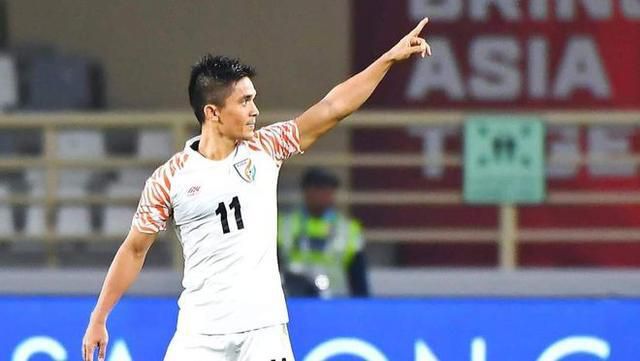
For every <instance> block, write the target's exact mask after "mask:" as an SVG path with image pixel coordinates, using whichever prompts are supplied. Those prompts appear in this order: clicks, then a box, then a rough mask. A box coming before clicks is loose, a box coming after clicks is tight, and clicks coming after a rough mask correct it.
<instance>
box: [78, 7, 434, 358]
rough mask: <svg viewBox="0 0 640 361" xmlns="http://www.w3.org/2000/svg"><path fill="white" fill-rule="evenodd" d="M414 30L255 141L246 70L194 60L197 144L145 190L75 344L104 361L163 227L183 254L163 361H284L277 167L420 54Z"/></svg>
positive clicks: (233, 63) (287, 350) (221, 60)
mask: <svg viewBox="0 0 640 361" xmlns="http://www.w3.org/2000/svg"><path fill="white" fill-rule="evenodd" d="M427 21H428V20H427V19H426V18H425V19H423V20H422V21H420V23H419V24H418V25H417V26H416V27H415V28H414V29H413V30H412V31H411V32H409V33H408V34H407V35H406V36H404V37H403V38H402V39H401V40H400V41H399V42H398V43H397V44H396V45H395V46H393V47H392V48H391V49H389V50H388V51H387V52H386V53H384V54H383V55H382V56H381V57H380V58H378V59H377V60H376V61H374V62H373V63H372V64H371V65H369V67H367V68H366V69H365V70H363V71H362V72H360V73H358V74H356V75H354V76H353V77H351V78H349V79H348V80H346V81H345V82H343V83H341V84H339V85H337V86H336V87H335V88H333V89H332V90H331V91H330V92H329V93H328V94H327V95H326V96H325V97H324V98H323V99H322V100H320V101H319V102H318V103H317V104H315V105H313V106H312V107H311V108H309V109H308V110H306V111H305V112H304V113H302V115H300V116H298V117H297V118H295V119H293V120H290V121H285V122H281V123H276V124H272V125H269V126H266V127H264V128H261V129H260V130H256V118H257V116H258V113H259V112H258V108H257V107H256V104H255V102H254V99H255V97H256V90H255V89H254V87H253V83H252V82H251V78H252V77H253V76H254V70H253V69H252V68H251V67H249V66H247V65H244V64H241V63H240V62H239V61H238V60H236V59H229V58H226V57H214V56H211V55H206V56H205V57H203V58H202V60H200V62H198V63H197V64H196V65H194V67H193V68H192V71H191V79H190V81H189V100H190V102H191V106H192V108H193V112H194V113H195V116H196V118H197V119H198V122H199V123H200V126H201V133H200V136H197V137H195V138H193V139H190V140H189V141H187V143H186V145H185V148H184V150H183V151H182V152H179V153H177V154H175V155H174V156H173V157H172V158H171V159H169V161H167V162H166V163H165V164H163V165H161V166H160V167H158V169H156V171H155V172H154V173H153V174H152V175H151V177H150V178H149V179H148V180H147V182H146V184H145V186H144V190H143V192H142V196H141V198H140V203H139V205H138V208H137V211H136V214H135V216H134V219H133V222H132V227H131V230H130V231H129V234H128V235H127V237H126V239H125V240H124V242H123V244H122V245H121V246H120V248H119V249H118V252H117V253H116V255H115V257H114V259H113V262H112V263H111V266H110V268H109V271H108V273H107V276H106V279H105V281H104V284H103V286H102V291H101V292H100V296H99V298H98V302H97V304H96V306H95V308H94V310H93V312H92V313H91V317H90V320H89V325H88V326H87V330H86V332H85V335H84V338H83V340H82V357H83V360H85V361H87V360H91V361H93V356H94V351H95V349H96V348H97V350H98V359H99V360H101V361H102V360H104V359H105V355H106V348H107V342H108V334H107V328H106V322H107V316H108V314H109V312H110V311H111V309H112V308H113V307H114V306H115V304H116V303H117V302H118V300H119V299H120V297H121V296H122V295H123V294H124V292H125V291H126V290H127V289H128V288H129V286H130V285H131V284H132V283H133V281H134V280H135V278H136V277H137V275H138V273H139V272H140V270H141V268H142V265H143V263H144V259H145V255H146V253H147V251H148V250H149V247H151V245H152V243H153V242H154V240H155V239H156V237H157V234H158V232H160V231H163V230H165V229H166V226H167V222H168V221H169V219H170V218H173V223H174V225H175V228H176V233H177V234H178V238H179V239H180V242H181V244H182V248H183V255H184V261H185V262H184V278H183V281H182V285H183V287H184V291H183V292H182V294H181V296H180V299H179V301H178V305H179V306H180V312H179V315H178V324H177V328H176V332H175V335H174V337H173V339H172V340H171V342H170V344H169V347H168V349H167V352H166V355H165V361H230V360H233V361H256V360H267V361H268V360H277V361H282V360H286V361H293V360H294V358H293V353H292V351H291V345H290V342H289V335H288V332H287V326H286V324H287V322H288V316H287V310H286V306H285V300H284V295H283V292H282V286H281V283H280V275H279V273H278V265H277V257H276V228H277V204H276V203H277V202H276V184H277V179H278V173H279V170H280V166H281V165H282V163H283V162H284V161H285V160H286V159H288V158H289V157H291V156H292V155H294V154H299V153H302V152H303V151H305V150H306V149H308V148H309V147H310V146H311V145H312V144H313V143H314V142H315V141H316V140H317V139H318V138H319V137H320V136H322V135H323V134H324V133H326V132H327V131H329V130H330V129H331V128H333V127H334V126H336V125H337V124H338V122H339V121H340V120H341V119H343V118H345V117H346V116H348V115H349V114H351V113H353V112H354V111H355V110H357V109H358V108H359V107H360V106H361V105H362V104H363V103H364V102H365V101H366V100H367V98H369V96H370V95H371V93H372V92H373V91H374V89H375V88H376V87H377V85H378V83H379V82H380V81H381V80H382V78H383V77H384V76H385V74H386V73H387V71H389V69H390V68H391V66H392V65H393V64H394V63H396V62H398V61H401V60H405V59H407V58H409V57H410V56H412V55H414V54H421V55H422V57H424V56H425V55H431V49H430V48H429V45H428V44H427V42H426V41H425V40H424V39H423V38H421V37H420V33H421V31H422V29H423V28H424V26H425V25H426V24H427Z"/></svg>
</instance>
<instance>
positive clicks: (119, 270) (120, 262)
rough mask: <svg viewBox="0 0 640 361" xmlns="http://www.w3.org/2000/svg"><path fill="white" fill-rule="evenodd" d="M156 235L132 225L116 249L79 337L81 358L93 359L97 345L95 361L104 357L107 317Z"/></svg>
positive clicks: (128, 285) (138, 270)
mask: <svg viewBox="0 0 640 361" xmlns="http://www.w3.org/2000/svg"><path fill="white" fill-rule="evenodd" d="M156 237H157V233H155V234H147V233H142V232H140V231H138V230H137V229H136V228H135V227H132V228H131V231H129V234H128V235H127V238H126V239H125V240H124V242H123V243H122V245H121V246H120V248H119V249H118V252H117V253H116V255H115V257H114V259H113V261H112V262H111V266H110V267H109V272H107V276H106V278H105V280H104V284H103V285H102V291H100V297H99V298H98V302H97V304H96V307H95V308H94V310H93V312H92V313H91V318H90V320H89V325H88V326H87V330H86V332H85V334H84V337H83V339H82V359H83V360H84V361H93V353H94V350H95V348H96V347H97V348H98V360H101V361H103V360H104V359H105V355H106V349H107V342H108V341H109V336H108V333H107V327H106V322H107V317H108V316H109V313H110V312H111V309H113V307H114V306H115V304H116V303H117V302H118V300H119V299H120V297H122V295H123V294H124V293H125V291H126V290H127V289H129V287H130V286H131V284H132V283H133V281H135V279H136V278H137V277H138V274H139V273H140V270H141V269H142V265H143V264H144V259H145V257H146V255H147V252H148V251H149V248H150V247H151V245H152V244H153V242H154V241H155V239H156Z"/></svg>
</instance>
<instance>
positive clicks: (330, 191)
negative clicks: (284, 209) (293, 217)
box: [304, 186, 336, 216]
mask: <svg viewBox="0 0 640 361" xmlns="http://www.w3.org/2000/svg"><path fill="white" fill-rule="evenodd" d="M335 193H336V190H335V189H334V188H332V187H328V186H327V187H315V186H314V187H308V188H307V189H305V190H304V200H305V204H306V206H307V209H308V210H309V211H310V212H311V213H313V214H314V215H318V216H319V215H322V213H324V212H325V211H326V210H327V209H329V208H332V207H334V206H335V198H336V197H335Z"/></svg>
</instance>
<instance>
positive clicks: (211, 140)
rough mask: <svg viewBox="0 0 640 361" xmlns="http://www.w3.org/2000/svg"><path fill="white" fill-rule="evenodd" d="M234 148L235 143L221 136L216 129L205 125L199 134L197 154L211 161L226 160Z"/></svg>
mask: <svg viewBox="0 0 640 361" xmlns="http://www.w3.org/2000/svg"><path fill="white" fill-rule="evenodd" d="M235 147H236V141H235V140H233V139H229V138H227V137H225V136H223V135H222V134H221V133H220V132H219V131H218V129H215V128H214V127H212V126H210V125H209V124H205V125H204V126H203V127H202V131H201V132H200V144H198V153H200V154H202V156H203V157H205V158H207V159H212V160H221V159H224V158H226V157H227V156H228V155H229V154H230V153H231V152H233V150H234V149H235Z"/></svg>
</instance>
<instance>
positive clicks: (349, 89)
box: [295, 18, 431, 151]
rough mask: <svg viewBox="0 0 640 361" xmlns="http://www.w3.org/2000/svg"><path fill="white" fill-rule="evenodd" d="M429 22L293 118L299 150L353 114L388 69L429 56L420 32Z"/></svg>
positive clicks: (306, 147)
mask: <svg viewBox="0 0 640 361" xmlns="http://www.w3.org/2000/svg"><path fill="white" fill-rule="evenodd" d="M428 21H429V20H428V19H427V18H425V19H423V20H422V21H420V23H418V25H417V26H416V27H415V28H414V29H413V30H412V31H410V32H409V33H408V34H407V35H406V36H404V37H403V38H402V39H400V41H399V42H398V43H397V44H396V45H395V46H394V47H392V48H391V49H389V50H388V51H387V52H386V53H384V54H383V55H382V56H381V57H379V58H378V59H377V60H376V61H374V62H373V63H372V64H371V65H369V66H368V67H367V68H366V69H365V70H363V71H361V72H360V73H358V74H356V75H354V76H352V77H351V78H349V79H347V80H346V81H344V82H343V83H340V84H338V85H337V86H336V87H335V88H333V89H331V91H330V92H329V93H328V94H327V95H326V96H325V97H324V98H323V99H322V100H321V101H319V102H318V103H317V104H315V105H313V106H312V107H311V108H309V109H308V110H307V111H305V112H304V113H302V115H300V116H299V117H298V118H296V120H295V121H296V123H297V125H298V130H299V131H300V148H301V149H302V150H303V151H305V150H307V149H308V148H309V147H310V146H311V145H312V144H313V143H314V142H315V141H316V140H318V138H320V137H321V136H322V135H323V134H325V133H326V132H327V131H329V130H330V129H331V128H333V127H335V126H336V124H338V122H339V121H340V120H342V119H344V118H346V117H347V116H348V115H349V114H351V113H353V112H355V111H356V110H357V109H358V108H360V106H362V104H364V102H365V101H367V99H369V97H370V96H371V94H372V93H373V91H374V90H375V89H376V87H377V86H378V84H380V81H382V78H384V76H385V75H386V74H387V72H388V71H389V69H390V68H391V66H392V65H393V64H394V63H396V62H398V61H402V60H406V59H408V58H409V57H410V56H411V55H413V54H422V57H424V56H425V55H431V48H430V47H429V44H427V42H426V41H425V40H424V39H423V38H421V37H420V32H421V31H422V29H423V28H424V26H425V25H426V24H427V22H428Z"/></svg>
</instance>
